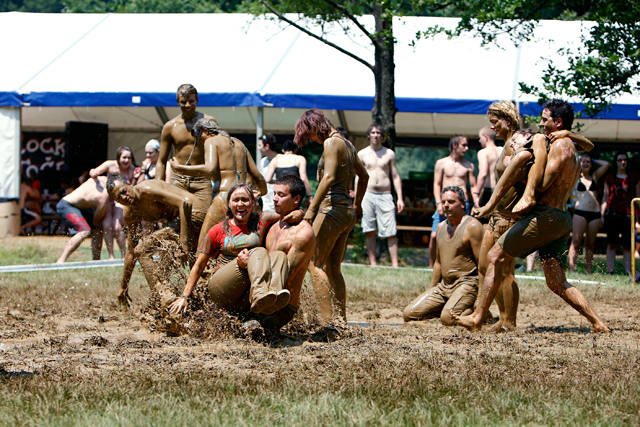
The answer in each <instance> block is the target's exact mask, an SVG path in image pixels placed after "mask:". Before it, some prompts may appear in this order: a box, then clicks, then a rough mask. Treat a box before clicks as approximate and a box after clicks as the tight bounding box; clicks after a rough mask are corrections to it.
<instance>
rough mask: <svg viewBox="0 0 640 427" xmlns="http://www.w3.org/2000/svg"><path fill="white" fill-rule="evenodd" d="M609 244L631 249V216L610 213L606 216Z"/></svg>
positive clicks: (605, 222) (605, 226) (605, 224)
mask: <svg viewBox="0 0 640 427" xmlns="http://www.w3.org/2000/svg"><path fill="white" fill-rule="evenodd" d="M604 229H605V230H606V232H607V243H609V244H610V245H622V246H624V247H625V248H629V247H631V215H627V214H619V213H616V212H611V211H609V212H608V213H607V214H606V215H605V216H604Z"/></svg>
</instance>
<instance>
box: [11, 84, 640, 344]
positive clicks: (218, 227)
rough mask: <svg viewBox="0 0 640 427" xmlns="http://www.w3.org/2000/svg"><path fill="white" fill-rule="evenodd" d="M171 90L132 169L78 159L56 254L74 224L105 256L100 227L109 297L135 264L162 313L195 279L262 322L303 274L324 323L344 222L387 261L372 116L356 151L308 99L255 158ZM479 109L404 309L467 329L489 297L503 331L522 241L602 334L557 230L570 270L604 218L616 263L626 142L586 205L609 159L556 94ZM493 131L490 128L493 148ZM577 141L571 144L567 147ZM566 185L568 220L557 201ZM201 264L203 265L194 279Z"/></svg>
mask: <svg viewBox="0 0 640 427" xmlns="http://www.w3.org/2000/svg"><path fill="white" fill-rule="evenodd" d="M176 100H177V103H178V105H179V106H180V110H181V111H180V114H179V115H178V116H176V117H175V118H173V119H171V120H169V121H168V122H167V123H166V124H165V125H164V127H163V129H162V133H161V138H160V141H157V140H151V141H149V142H148V143H147V144H146V146H145V154H146V159H145V160H144V162H143V163H142V165H141V167H137V166H136V163H135V159H134V157H133V151H132V150H131V149H130V148H129V147H124V146H123V147H120V148H119V149H118V150H117V153H116V160H107V161H105V162H104V163H103V164H102V165H100V166H98V167H96V168H94V169H91V170H90V171H89V176H88V178H87V179H86V180H85V181H84V182H83V183H82V184H81V185H79V186H78V187H77V188H76V189H75V190H73V191H71V192H69V194H66V195H65V196H64V197H62V198H61V199H60V201H59V202H58V204H57V211H58V214H59V215H60V217H62V218H63V219H64V221H65V222H66V223H67V226H68V227H69V229H71V230H74V232H75V234H74V235H73V237H72V238H71V239H70V240H69V242H68V244H67V246H66V247H65V249H64V252H63V253H62V255H61V256H60V258H59V260H58V262H60V263H61V262H65V261H66V260H67V258H68V257H69V255H70V254H71V253H73V251H75V250H76V249H77V248H78V247H79V246H80V244H81V242H82V241H83V240H84V239H85V238H87V237H89V236H92V249H93V254H94V258H95V259H99V256H100V250H101V245H102V240H104V241H105V242H106V246H107V250H108V252H109V257H110V258H114V248H113V237H114V236H115V238H116V241H117V242H118V245H119V247H120V250H121V253H122V254H123V257H124V259H125V265H124V270H123V274H122V280H121V286H120V292H119V296H118V299H119V301H120V302H121V303H122V304H124V305H128V304H129V301H130V297H129V294H128V285H129V281H130V278H131V274H132V272H133V269H134V267H135V263H136V261H139V262H140V265H141V267H142V271H143V273H144V275H145V278H146V280H147V282H148V284H149V287H150V289H151V291H152V294H153V295H154V298H155V300H156V301H157V304H158V307H159V310H160V312H162V313H166V315H167V316H181V315H184V314H185V313H188V312H189V307H190V301H191V299H192V298H193V293H194V289H195V288H196V287H197V286H198V283H199V281H200V279H201V278H205V279H206V280H205V281H206V287H207V289H208V293H209V296H210V297H211V300H212V301H213V303H214V304H215V305H216V306H218V307H219V308H222V309H225V310H229V311H231V312H235V313H244V314H249V315H251V316H254V317H255V318H256V319H258V321H259V322H260V324H261V325H262V326H263V328H265V330H270V331H278V330H279V329H280V328H282V327H283V326H284V325H285V324H287V323H288V322H290V321H291V319H292V318H293V317H294V316H295V314H296V313H297V311H298V308H299V304H300V294H301V289H302V282H303V279H304V276H305V273H306V272H307V271H308V272H309V273H310V276H311V282H312V285H313V288H314V291H315V300H316V302H317V306H318V308H319V313H320V318H321V321H322V323H323V325H324V326H325V327H326V328H327V329H328V330H333V331H336V330H339V329H340V328H341V327H344V326H346V283H345V280H344V277H343V276H342V273H341V263H342V260H343V257H344V254H345V250H346V245H347V239H348V237H349V234H350V233H351V231H352V230H353V228H354V225H355V224H356V221H357V219H358V218H361V227H362V231H363V233H364V234H365V236H366V249H367V254H368V258H369V262H370V264H371V265H376V263H377V260H376V236H377V237H379V238H381V239H385V240H386V241H387V246H388V249H389V254H390V258H391V263H392V265H393V266H398V239H397V236H396V235H397V225H396V215H398V214H401V213H402V212H403V210H404V208H405V203H404V200H405V198H404V196H403V188H402V181H401V179H400V174H399V173H398V170H397V166H396V157H395V153H394V152H393V150H391V149H389V148H387V147H385V146H384V145H383V144H384V142H385V133H384V130H383V128H382V127H381V126H380V125H378V124H372V125H371V126H370V127H369V128H368V130H367V133H366V136H367V138H368V140H369V145H368V146H367V147H366V148H364V149H362V150H360V151H357V150H356V148H355V146H354V145H353V144H352V143H351V142H350V141H349V139H347V137H346V136H345V135H344V133H343V132H341V131H340V130H338V129H337V128H336V127H334V126H333V124H332V123H331V122H330V121H329V119H328V118H327V117H326V116H325V115H324V114H323V113H322V112H321V111H320V110H309V111H307V112H305V113H304V114H303V115H302V117H300V119H299V120H298V121H297V123H296V124H295V137H294V138H293V140H289V141H286V142H285V143H284V145H283V148H282V150H281V151H282V152H281V154H279V153H278V152H277V141H276V138H275V137H274V136H273V135H271V134H267V135H265V136H264V137H263V138H262V139H261V140H260V141H259V142H258V150H259V152H260V153H261V156H262V157H261V159H260V161H259V162H258V163H257V164H256V163H255V162H254V160H253V158H252V156H251V155H250V153H249V152H248V150H247V149H246V147H245V146H244V144H243V143H242V141H240V140H239V139H237V138H235V137H233V136H232V135H230V134H229V133H228V132H226V131H224V130H223V129H222V128H221V127H220V126H219V124H218V122H217V121H216V120H215V118H213V117H211V116H207V115H205V114H202V113H200V112H198V111H197V110H196V106H197V103H198V93H197V90H196V89H195V87H193V86H192V85H182V86H180V87H179V88H178V91H177V95H176ZM487 117H488V120H489V123H490V126H486V127H484V128H482V129H481V130H480V132H479V137H480V143H481V145H482V149H481V150H480V151H479V152H478V171H477V175H476V167H475V165H474V164H473V163H472V162H471V161H470V160H469V159H466V158H465V154H466V152H467V150H468V149H469V140H468V138H467V137H466V136H463V135H454V136H453V137H452V138H451V140H450V143H449V151H450V155H449V156H447V157H445V158H442V159H440V160H438V161H437V162H436V164H435V168H434V182H433V196H434V199H435V200H434V203H433V205H434V209H433V216H432V232H431V236H430V239H429V262H430V264H431V266H432V267H433V275H432V281H431V287H429V288H428V289H427V290H426V291H425V292H424V293H423V294H421V295H420V296H418V297H417V298H416V299H415V300H413V301H412V302H411V303H410V304H409V305H408V306H407V307H406V308H405V309H404V313H403V314H404V318H405V321H407V322H408V321H415V320H422V319H427V318H431V317H439V318H440V319H441V321H442V323H443V324H445V325H456V324H457V325H461V326H464V327H466V328H468V329H472V330H477V329H480V328H481V327H482V325H483V322H484V321H485V317H487V315H488V307H489V305H490V304H491V302H492V301H493V300H495V301H496V302H497V304H498V306H499V309H500V318H499V321H498V323H496V324H495V325H494V326H493V329H494V330H495V331H501V330H511V329H513V328H515V327H516V316H517V307H518V302H519V291H518V286H517V284H516V280H515V276H514V267H515V259H516V257H525V256H527V255H529V254H533V253H535V252H537V253H538V255H539V257H540V260H541V264H542V268H543V270H544V273H545V276H546V279H547V285H548V287H549V288H550V289H551V290H552V291H553V292H554V293H556V294H557V295H559V296H560V297H561V298H562V299H564V300H565V301H566V302H567V303H568V304H569V305H571V306H572V307H573V308H575V309H576V310H577V311H578V312H579V313H580V314H582V315H583V316H585V317H586V318H587V319H588V320H589V321H590V323H591V324H592V325H593V328H594V330H595V331H601V332H602V331H608V328H607V326H606V325H605V324H604V323H603V322H602V320H601V319H600V318H599V317H598V316H597V314H596V313H595V312H594V311H593V309H591V307H590V305H589V303H588V302H587V300H586V299H585V297H584V296H583V295H582V293H581V292H580V291H579V290H577V289H576V288H575V287H573V286H571V285H570V284H569V283H568V282H567V281H566V278H565V273H564V271H565V258H566V252H567V242H568V241H569V236H570V235H572V236H573V238H572V239H571V246H570V249H569V251H568V253H569V264H568V265H569V266H570V268H571V269H572V270H575V268H576V259H577V254H578V252H579V250H580V248H581V246H582V245H583V242H584V246H585V263H586V270H587V272H591V271H592V268H593V247H594V241H595V236H596V234H597V233H598V230H599V229H600V226H601V225H604V227H605V229H606V231H607V239H608V240H607V242H608V244H609V245H608V248H607V263H608V269H609V272H611V273H613V271H614V267H613V265H614V261H615V253H616V249H617V246H616V245H618V244H621V245H622V247H623V251H624V261H625V269H626V270H627V271H628V270H629V268H630V267H628V265H627V264H628V260H629V259H630V247H629V246H628V245H629V242H630V237H631V236H630V234H629V233H630V222H629V213H630V212H629V208H630V203H631V200H632V199H633V198H635V197H636V195H638V194H640V181H639V179H638V175H637V174H635V173H633V172H630V171H627V166H628V160H629V159H628V156H627V154H626V153H618V154H617V155H616V166H617V168H616V171H615V173H614V174H610V175H607V176H606V178H604V193H603V197H602V204H600V203H599V191H598V188H599V186H598V181H599V180H601V179H602V178H603V177H604V174H605V172H606V171H607V168H608V166H609V163H608V162H606V161H604V160H596V159H592V158H591V157H590V155H589V154H588V152H589V151H591V149H592V148H593V144H592V143H591V142H590V141H589V140H588V139H586V138H584V137H582V136H579V135H577V134H574V133H571V131H570V130H571V127H572V122H573V109H572V107H571V106H570V105H569V104H567V103H566V102H564V101H561V100H553V101H551V102H549V103H547V104H546V105H545V106H544V109H543V113H542V120H541V123H540V127H541V129H542V132H534V131H533V130H531V129H520V125H521V122H522V121H521V118H520V116H519V115H518V112H517V111H516V108H515V105H514V104H513V103H511V102H510V101H500V102H496V103H494V104H492V105H491V107H490V108H489V110H488V112H487ZM496 139H501V140H504V141H505V143H504V147H499V146H498V145H497V144H496ZM309 142H315V143H318V144H321V145H322V155H321V158H320V161H319V164H318V176H317V181H318V186H317V189H316V191H315V194H313V193H312V189H311V186H310V184H309V180H308V178H307V161H306V159H305V157H303V156H301V155H298V154H297V150H298V148H299V147H303V146H305V145H306V144H307V143H309ZM580 151H583V152H585V153H584V154H582V155H581V156H580V157H579V158H578V154H577V153H578V152H580ZM172 152H173V157H171V153H172ZM105 174H106V175H107V176H104V175H105ZM23 185H24V186H25V188H24V197H21V208H22V209H23V213H24V215H29V216H30V217H31V218H32V219H30V221H29V222H27V223H26V224H25V225H24V226H23V227H33V223H34V221H36V220H38V213H37V211H36V210H34V209H33V207H32V205H31V204H29V202H30V200H31V199H33V198H36V197H37V195H36V190H34V189H33V180H30V181H26V182H25V183H24V184H23ZM394 193H395V196H394ZM572 194H574V196H575V197H574V199H575V203H574V206H573V207H572V208H573V209H575V211H574V214H573V217H572V216H571V215H570V213H569V210H568V209H569V208H568V205H567V202H568V201H569V200H570V198H571V197H570V196H571V195H572ZM394 197H395V198H394ZM23 199H24V200H23ZM161 226H166V227H167V228H162V227H161ZM125 231H126V232H125ZM169 241H174V242H175V243H176V245H177V249H176V251H175V253H173V254H172V256H173V257H174V258H175V259H177V260H179V261H180V262H181V263H183V264H187V263H188V264H189V265H190V266H191V271H190V274H189V277H188V279H187V281H186V283H185V284H184V288H183V291H182V294H181V295H178V294H176V292H175V290H172V288H171V286H170V284H169V283H168V281H167V280H166V278H165V277H163V276H162V274H161V271H162V268H161V267H162V266H161V265H160V264H161V263H162V262H163V261H162V257H158V256H156V255H157V253H158V251H162V250H163V242H169ZM165 255H166V254H165ZM211 260H215V263H214V267H213V269H212V271H208V272H207V273H206V275H205V270H206V269H207V266H208V265H209V262H210V261H211Z"/></svg>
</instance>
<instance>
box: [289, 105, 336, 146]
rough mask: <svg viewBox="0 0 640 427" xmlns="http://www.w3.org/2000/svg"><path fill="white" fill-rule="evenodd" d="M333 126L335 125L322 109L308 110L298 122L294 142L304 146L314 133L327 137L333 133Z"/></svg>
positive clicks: (322, 137) (321, 137) (320, 136)
mask: <svg viewBox="0 0 640 427" xmlns="http://www.w3.org/2000/svg"><path fill="white" fill-rule="evenodd" d="M332 127H333V125H332V124H331V122H330V121H329V119H328V118H327V116H325V115H324V113H323V112H322V111H320V110H318V109H316V108H314V109H313V110H307V111H305V112H304V114H302V116H301V117H300V118H299V119H298V121H297V122H296V135H295V137H294V138H293V142H295V143H296V144H298V147H302V146H304V145H305V144H306V143H307V141H309V137H310V136H311V135H313V134H315V135H317V136H318V137H319V138H320V139H322V140H324V139H327V138H329V135H330V134H331V128H332Z"/></svg>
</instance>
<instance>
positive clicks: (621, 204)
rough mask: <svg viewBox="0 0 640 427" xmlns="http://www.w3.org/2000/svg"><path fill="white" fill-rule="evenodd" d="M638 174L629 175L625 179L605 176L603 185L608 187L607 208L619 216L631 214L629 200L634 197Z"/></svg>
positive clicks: (612, 175) (613, 175)
mask: <svg viewBox="0 0 640 427" xmlns="http://www.w3.org/2000/svg"><path fill="white" fill-rule="evenodd" d="M638 179H639V178H638V174H635V173H629V174H627V177H626V178H619V177H617V176H616V175H615V174H611V175H607V177H606V178H605V180H604V183H605V184H606V185H608V186H609V200H607V202H608V208H609V209H610V210H612V211H614V212H615V213H617V214H620V215H629V214H631V200H633V199H634V198H635V197H636V185H637V184H638Z"/></svg>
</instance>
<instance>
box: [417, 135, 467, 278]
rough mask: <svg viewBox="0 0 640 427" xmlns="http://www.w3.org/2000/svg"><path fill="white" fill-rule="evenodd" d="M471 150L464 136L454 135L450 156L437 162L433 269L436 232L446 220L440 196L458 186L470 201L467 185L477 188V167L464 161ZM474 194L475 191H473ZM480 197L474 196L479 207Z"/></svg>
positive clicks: (431, 252) (431, 247)
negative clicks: (441, 222)
mask: <svg viewBox="0 0 640 427" xmlns="http://www.w3.org/2000/svg"><path fill="white" fill-rule="evenodd" d="M468 149H469V141H468V140H467V138H466V137H465V136H463V135H454V136H453V137H452V138H451V140H449V151H450V153H451V154H449V156H447V157H445V158H443V159H440V160H438V161H437V162H436V166H435V171H434V176H433V195H434V197H435V199H436V212H434V214H433V217H432V218H433V223H432V225H431V239H429V265H430V266H431V267H433V265H434V263H435V259H436V256H437V255H436V253H437V246H436V231H437V227H438V224H439V223H440V221H442V220H444V219H445V217H444V213H443V211H442V201H441V200H440V195H441V193H442V189H443V188H444V187H451V186H457V187H460V188H462V191H464V194H465V197H466V198H467V199H466V200H469V195H468V194H467V184H468V185H469V186H470V187H471V188H475V187H476V174H475V166H473V163H471V162H470V161H469V160H466V159H464V155H465V154H466V152H467V150H468ZM472 193H473V191H472ZM478 202H479V199H478V195H477V194H473V204H474V206H478ZM465 212H466V213H467V214H468V213H469V212H470V207H469V206H468V205H466V206H465Z"/></svg>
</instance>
